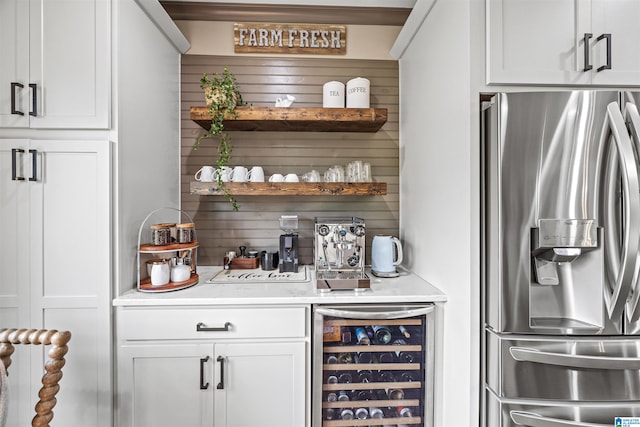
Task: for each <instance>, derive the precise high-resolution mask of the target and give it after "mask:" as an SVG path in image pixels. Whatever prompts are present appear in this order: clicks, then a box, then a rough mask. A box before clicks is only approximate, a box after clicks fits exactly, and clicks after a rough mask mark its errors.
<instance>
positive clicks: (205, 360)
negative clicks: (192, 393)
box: [200, 356, 209, 390]
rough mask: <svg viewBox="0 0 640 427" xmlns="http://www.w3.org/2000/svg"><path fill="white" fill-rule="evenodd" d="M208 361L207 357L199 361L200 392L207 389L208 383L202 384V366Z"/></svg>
mask: <svg viewBox="0 0 640 427" xmlns="http://www.w3.org/2000/svg"><path fill="white" fill-rule="evenodd" d="M208 361H209V356H207V357H205V358H204V359H200V390H206V389H208V388H209V383H205V382H204V364H205V363H207V362H208Z"/></svg>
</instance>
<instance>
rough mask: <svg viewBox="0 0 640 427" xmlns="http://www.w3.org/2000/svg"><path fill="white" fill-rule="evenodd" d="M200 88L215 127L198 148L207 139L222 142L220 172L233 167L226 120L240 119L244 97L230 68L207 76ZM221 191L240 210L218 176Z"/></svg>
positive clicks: (205, 74)
mask: <svg viewBox="0 0 640 427" xmlns="http://www.w3.org/2000/svg"><path fill="white" fill-rule="evenodd" d="M200 87H201V88H202V89H204V96H205V101H206V103H207V107H208V113H209V116H210V117H211V127H210V128H209V130H207V131H205V132H204V134H202V135H200V136H198V138H197V139H196V143H195V144H194V148H195V149H196V150H197V149H198V148H200V145H201V144H202V140H203V139H207V138H218V160H217V164H218V169H221V168H222V167H223V166H228V165H229V160H230V159H231V151H232V149H233V147H232V144H231V139H230V137H229V134H228V133H227V132H225V130H224V120H225V119H228V118H231V119H234V118H237V117H238V112H237V111H236V107H237V106H238V105H242V103H243V102H242V95H241V94H240V91H239V90H238V83H237V81H236V78H235V76H234V75H233V74H232V73H231V72H230V71H229V69H228V68H227V67H225V68H224V70H223V71H222V74H216V73H213V74H211V75H209V74H207V73H204V74H203V75H202V77H201V78H200ZM218 187H219V188H220V189H221V190H222V193H223V194H224V195H225V197H226V198H227V200H229V203H231V205H232V206H233V210H234V211H237V210H238V203H237V202H236V199H235V198H234V197H233V196H232V195H231V194H229V191H228V190H227V189H226V188H225V186H224V184H223V182H222V174H218Z"/></svg>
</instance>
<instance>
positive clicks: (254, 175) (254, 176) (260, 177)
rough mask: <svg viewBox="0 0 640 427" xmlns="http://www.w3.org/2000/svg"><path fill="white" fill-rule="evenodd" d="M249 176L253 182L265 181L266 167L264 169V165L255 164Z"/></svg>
mask: <svg viewBox="0 0 640 427" xmlns="http://www.w3.org/2000/svg"><path fill="white" fill-rule="evenodd" d="M248 176H249V181H251V182H264V169H262V166H254V167H253V168H251V170H250V171H249V174H248Z"/></svg>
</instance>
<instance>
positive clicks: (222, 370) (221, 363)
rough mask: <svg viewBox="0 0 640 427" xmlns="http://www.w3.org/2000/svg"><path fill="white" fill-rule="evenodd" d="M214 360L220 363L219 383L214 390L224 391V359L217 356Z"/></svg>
mask: <svg viewBox="0 0 640 427" xmlns="http://www.w3.org/2000/svg"><path fill="white" fill-rule="evenodd" d="M216 360H217V361H218V362H220V382H219V383H218V385H216V388H217V389H218V390H224V357H222V356H218V358H217V359H216Z"/></svg>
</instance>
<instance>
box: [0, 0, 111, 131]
mask: <svg viewBox="0 0 640 427" xmlns="http://www.w3.org/2000/svg"><path fill="white" fill-rule="evenodd" d="M109 5H110V3H109V1H108V0H81V1H78V0H47V1H44V0H3V1H2V2H0V57H2V58H3V60H2V61H0V127H19V128H40V129H46V128H52V129H60V128H67V129H105V128H107V127H108V126H109V93H110V78H109V76H110V69H109V68H110V65H109V64H110V60H109V55H110V44H109V39H110V37H109V34H110V32H109V22H110V19H109V16H110V6H109Z"/></svg>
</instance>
